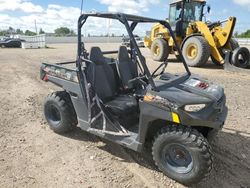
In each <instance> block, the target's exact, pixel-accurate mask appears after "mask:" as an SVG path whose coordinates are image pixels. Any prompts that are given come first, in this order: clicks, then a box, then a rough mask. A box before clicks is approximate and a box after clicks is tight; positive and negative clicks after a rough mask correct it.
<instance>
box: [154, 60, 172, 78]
mask: <svg viewBox="0 0 250 188" xmlns="http://www.w3.org/2000/svg"><path fill="white" fill-rule="evenodd" d="M167 66H168V61H164V62H163V63H162V64H160V66H159V67H158V68H157V69H155V71H154V72H153V73H152V78H156V77H158V76H161V75H162V74H163V73H164V72H165V70H166V68H167ZM161 68H162V70H161V72H160V73H158V74H157V72H158V71H159V70H160V69H161Z"/></svg>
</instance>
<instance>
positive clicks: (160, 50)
mask: <svg viewBox="0 0 250 188" xmlns="http://www.w3.org/2000/svg"><path fill="white" fill-rule="evenodd" d="M169 53H170V49H169V45H168V42H167V41H166V40H164V39H161V38H160V39H156V40H154V42H153V44H152V46H151V54H152V56H153V60H154V61H166V60H167V59H168V56H169Z"/></svg>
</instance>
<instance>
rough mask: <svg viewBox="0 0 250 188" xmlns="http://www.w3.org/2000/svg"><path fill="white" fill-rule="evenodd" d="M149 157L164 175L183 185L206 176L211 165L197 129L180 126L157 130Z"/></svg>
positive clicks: (211, 156)
mask: <svg viewBox="0 0 250 188" xmlns="http://www.w3.org/2000/svg"><path fill="white" fill-rule="evenodd" d="M152 155H153V159H154V161H155V164H156V166H158V168H159V169H160V170H161V171H162V172H163V173H164V174H166V175H167V176H168V177H170V178H172V179H174V180H176V181H178V182H180V183H182V184H184V185H187V186H189V185H193V184H196V183H198V182H200V181H201V180H202V179H203V178H204V177H206V176H208V174H209V173H210V171H211V169H212V164H213V154H212V151H211V147H210V146H209V143H208V141H207V139H206V138H204V136H203V135H202V134H201V133H199V132H198V131H197V130H195V129H192V128H187V127H183V126H169V127H166V128H163V129H161V131H160V132H159V133H158V134H157V135H156V137H155V140H154V142H153V146H152Z"/></svg>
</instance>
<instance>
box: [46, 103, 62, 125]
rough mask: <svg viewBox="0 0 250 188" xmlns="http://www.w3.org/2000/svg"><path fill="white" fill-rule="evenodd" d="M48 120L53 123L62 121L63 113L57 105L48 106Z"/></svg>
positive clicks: (56, 123)
mask: <svg viewBox="0 0 250 188" xmlns="http://www.w3.org/2000/svg"><path fill="white" fill-rule="evenodd" d="M46 117H47V120H48V121H49V122H50V123H51V124H53V125H59V123H60V121H61V114H60V111H59V110H58V108H57V107H56V106H55V105H52V104H51V105H49V106H47V110H46Z"/></svg>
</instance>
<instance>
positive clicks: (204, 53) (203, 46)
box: [182, 36, 211, 67]
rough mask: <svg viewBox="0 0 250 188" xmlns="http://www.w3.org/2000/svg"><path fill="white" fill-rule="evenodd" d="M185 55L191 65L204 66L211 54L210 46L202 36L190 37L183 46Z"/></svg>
mask: <svg viewBox="0 0 250 188" xmlns="http://www.w3.org/2000/svg"><path fill="white" fill-rule="evenodd" d="M182 52H183V56H184V58H185V60H186V62H187V64H188V66H190V67H202V66H203V65H205V64H206V63H207V61H208V58H209V56H210V52H211V50H210V46H209V44H208V42H207V41H206V39H205V38H204V37H202V36H193V37H190V38H188V39H187V40H186V41H185V43H184V44H183V47H182Z"/></svg>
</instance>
